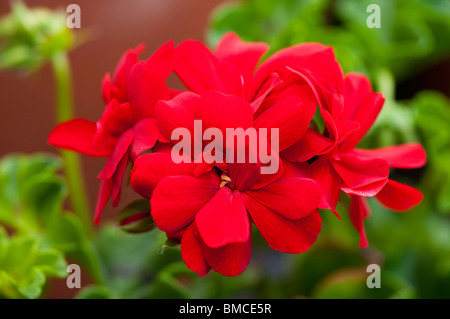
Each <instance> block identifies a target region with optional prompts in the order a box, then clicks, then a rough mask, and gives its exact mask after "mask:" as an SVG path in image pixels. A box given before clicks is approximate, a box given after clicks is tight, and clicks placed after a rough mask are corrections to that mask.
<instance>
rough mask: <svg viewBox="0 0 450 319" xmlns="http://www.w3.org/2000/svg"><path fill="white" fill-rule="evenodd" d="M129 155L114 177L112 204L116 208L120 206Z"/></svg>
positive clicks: (125, 156) (118, 166) (119, 165)
mask: <svg viewBox="0 0 450 319" xmlns="http://www.w3.org/2000/svg"><path fill="white" fill-rule="evenodd" d="M128 158H129V154H128V152H126V153H125V154H124V156H123V157H122V159H121V160H120V162H119V164H118V165H117V169H116V170H115V172H114V174H113V176H112V194H111V195H112V204H113V206H114V207H116V206H117V205H118V204H119V200H120V193H121V189H122V180H123V176H124V174H125V171H126V169H127V164H128Z"/></svg>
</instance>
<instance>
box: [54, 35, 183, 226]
mask: <svg viewBox="0 0 450 319" xmlns="http://www.w3.org/2000/svg"><path fill="white" fill-rule="evenodd" d="M143 49H144V47H143V46H139V47H138V48H136V49H134V50H133V49H132V50H129V51H127V52H126V53H125V54H124V55H123V57H122V58H121V60H120V62H119V64H118V66H117V68H116V71H115V74H114V77H113V80H111V77H110V75H109V74H107V75H106V76H105V78H104V81H103V88H102V95H103V99H104V100H105V102H106V103H107V106H106V109H105V111H104V113H103V115H102V118H101V119H100V120H98V121H97V123H94V122H91V121H89V120H84V119H73V120H70V121H68V122H65V123H62V124H59V125H58V126H57V127H55V128H54V130H53V131H52V132H51V134H50V136H49V139H48V141H49V143H50V144H51V145H54V146H57V147H60V148H64V149H68V150H73V151H77V152H80V153H83V154H86V155H90V156H101V157H107V158H108V159H107V162H106V164H105V167H104V168H103V170H102V171H101V172H100V174H99V176H98V177H99V178H100V179H101V180H102V184H101V186H100V192H99V196H98V200H97V207H96V211H95V222H96V223H99V219H100V214H101V211H102V210H103V208H104V207H105V205H106V203H107V202H108V200H109V198H110V197H111V196H112V198H113V205H114V206H116V205H117V204H118V201H119V199H120V190H121V184H122V179H123V176H124V173H125V170H126V167H127V164H128V162H129V161H130V160H131V161H133V160H134V159H135V158H136V157H137V156H138V155H139V154H141V153H142V152H144V151H146V150H149V149H151V148H152V147H153V146H154V145H155V143H156V141H157V139H158V137H159V131H158V128H157V126H156V124H155V120H154V116H155V104H156V102H157V101H159V100H168V99H169V98H170V97H171V94H170V91H169V89H168V88H167V86H166V83H165V79H166V78H167V77H168V76H169V75H170V74H171V73H172V72H173V69H174V65H175V49H174V48H173V42H172V41H170V42H168V43H166V44H164V45H163V46H161V47H160V48H159V49H158V50H157V51H156V52H155V53H154V54H153V55H152V56H151V57H150V58H149V59H148V60H147V61H145V62H140V61H139V60H138V55H139V54H140V53H141V52H142V51H143Z"/></svg>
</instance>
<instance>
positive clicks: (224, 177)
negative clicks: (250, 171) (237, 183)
mask: <svg viewBox="0 0 450 319" xmlns="http://www.w3.org/2000/svg"><path fill="white" fill-rule="evenodd" d="M220 179H221V180H222V182H221V183H220V188H222V187H224V186H225V185H227V184H228V183H229V182H231V178H230V177H229V176H227V175H225V174H222V175H221V176H220Z"/></svg>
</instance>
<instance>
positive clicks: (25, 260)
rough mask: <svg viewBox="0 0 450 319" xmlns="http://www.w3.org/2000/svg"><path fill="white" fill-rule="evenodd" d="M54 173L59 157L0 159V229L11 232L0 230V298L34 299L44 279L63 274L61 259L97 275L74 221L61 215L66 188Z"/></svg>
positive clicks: (89, 249) (92, 257) (93, 259)
mask: <svg viewBox="0 0 450 319" xmlns="http://www.w3.org/2000/svg"><path fill="white" fill-rule="evenodd" d="M60 169H61V161H60V159H59V158H58V157H55V156H52V155H49V154H36V155H33V156H26V155H10V156H7V157H5V158H3V159H2V160H1V161H0V227H1V225H3V226H5V227H7V229H9V230H10V233H11V234H12V235H10V236H8V235H7V233H6V232H5V231H4V229H3V228H0V229H1V230H2V238H1V243H2V244H1V245H0V274H1V278H2V279H1V280H0V292H1V293H0V294H2V295H4V296H6V297H11V298H14V297H27V298H36V297H39V296H40V294H41V292H42V287H43V286H44V284H45V282H46V278H48V277H55V276H56V277H65V276H66V275H67V273H66V262H65V257H66V256H68V257H70V258H73V259H74V260H77V261H78V262H80V263H82V264H83V265H87V266H88V267H89V268H90V269H91V271H92V272H93V274H92V275H93V276H94V277H95V276H97V277H98V276H99V273H98V271H97V270H96V262H97V261H96V256H95V254H94V251H93V249H92V247H91V244H90V242H89V241H88V239H87V236H86V233H85V231H84V229H83V227H82V225H81V222H80V220H79V218H78V217H77V216H75V215H73V214H71V213H67V212H64V211H63V203H64V200H65V198H66V196H67V187H66V185H65V182H64V180H63V179H62V178H61V177H60V176H59V175H58V172H59V170H60ZM96 271H97V273H96Z"/></svg>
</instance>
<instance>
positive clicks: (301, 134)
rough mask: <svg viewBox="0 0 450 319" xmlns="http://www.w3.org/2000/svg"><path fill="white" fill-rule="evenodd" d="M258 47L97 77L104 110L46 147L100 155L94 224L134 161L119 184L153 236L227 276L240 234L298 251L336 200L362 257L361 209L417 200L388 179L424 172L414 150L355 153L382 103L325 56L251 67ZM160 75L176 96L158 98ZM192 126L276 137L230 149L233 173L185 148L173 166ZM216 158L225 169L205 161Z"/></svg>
mask: <svg viewBox="0 0 450 319" xmlns="http://www.w3.org/2000/svg"><path fill="white" fill-rule="evenodd" d="M267 49H268V47H267V45H266V44H264V43H245V42H243V41H241V40H240V39H239V38H238V37H237V36H236V35H235V34H231V33H230V34H227V35H225V36H224V37H223V38H222V40H221V41H220V43H219V45H218V46H217V48H216V50H215V51H214V52H211V51H210V50H209V49H208V48H207V47H206V46H205V45H203V44H202V43H200V42H197V41H191V40H188V41H185V42H183V43H181V44H179V45H178V46H177V47H175V48H174V46H173V43H172V42H169V43H166V44H165V45H163V46H162V47H161V48H160V49H158V50H157V51H156V52H155V53H154V54H153V55H152V56H151V57H150V58H149V59H148V60H147V61H139V59H138V55H139V54H140V53H141V51H142V50H143V47H138V48H137V49H135V50H129V51H128V52H127V53H126V54H125V55H124V56H123V58H122V59H121V61H120V63H119V65H118V67H117V70H116V72H115V74H114V77H113V79H111V77H110V76H109V75H107V76H106V77H105V79H104V81H103V90H102V93H103V98H104V100H105V102H106V103H107V106H106V109H105V111H104V113H103V116H102V118H101V119H100V120H99V121H97V123H93V122H90V121H86V120H82V119H74V120H71V121H69V122H66V123H62V124H60V125H58V126H57V127H56V128H55V129H54V130H53V132H52V133H51V134H50V137H49V142H50V144H52V145H54V146H57V147H61V148H65V149H70V150H74V151H78V152H81V153H84V154H87V155H91V156H104V157H107V161H106V164H105V167H104V169H103V170H102V172H101V173H100V175H99V178H100V179H102V186H101V189H100V192H99V198H98V202H97V209H96V215H95V221H96V223H98V222H99V217H100V214H101V211H102V209H103V208H104V206H105V204H106V203H107V201H108V199H109V198H110V197H112V201H113V205H114V206H116V205H117V204H118V202H119V198H120V189H121V184H122V181H123V178H124V175H125V173H126V171H127V170H126V168H127V165H128V163H132V165H133V168H132V170H131V173H130V184H131V186H132V187H133V189H134V190H135V191H136V192H137V193H139V194H140V195H141V196H143V197H145V198H148V199H149V200H150V206H151V215H152V217H153V219H154V221H155V223H156V225H157V226H158V227H159V228H160V229H161V230H163V231H165V232H166V234H167V236H168V238H169V239H171V240H172V241H174V242H178V243H181V253H182V257H183V260H184V261H185V263H186V265H187V266H188V267H189V268H190V269H191V270H193V271H195V272H197V273H198V274H199V275H200V276H203V275H205V274H206V273H208V272H209V270H210V269H211V268H212V269H214V270H215V271H217V272H219V273H221V274H224V275H227V276H234V275H239V274H240V273H242V272H243V271H244V270H245V268H246V267H247V265H248V263H249V261H250V255H251V233H252V225H254V226H256V228H257V229H258V231H259V232H260V234H261V235H262V237H263V238H264V239H265V240H266V241H267V243H268V244H269V245H270V247H272V248H273V249H276V250H279V251H283V252H287V253H301V252H304V251H306V250H308V249H309V248H310V247H311V246H312V244H313V243H314V242H315V240H316V239H317V237H318V235H319V232H320V230H321V218H320V214H319V211H318V209H319V208H320V209H329V210H332V211H333V212H334V213H335V214H336V215H337V216H338V217H339V215H338V213H337V211H336V210H335V208H336V205H337V202H338V200H339V197H340V196H341V194H342V193H346V194H348V195H349V196H350V197H351V204H350V207H349V212H350V218H351V221H352V223H353V224H354V226H355V228H356V229H357V230H358V231H359V233H360V237H361V240H360V245H361V246H362V247H365V246H367V239H366V236H365V233H364V226H363V219H364V218H365V217H367V216H368V215H369V209H368V205H367V203H366V199H365V198H366V197H374V196H375V197H376V198H377V199H378V200H379V201H380V202H381V203H382V204H384V205H385V206H387V207H389V208H391V209H393V210H397V211H403V210H407V209H410V208H411V207H413V206H415V205H417V204H418V203H419V202H420V201H421V199H422V194H421V193H420V192H419V191H418V190H416V189H414V188H412V187H410V186H407V185H404V184H401V183H398V182H396V181H393V180H390V179H389V168H390V167H393V168H416V167H420V166H422V165H424V164H425V160H426V155H425V152H424V150H423V148H422V147H421V146H420V145H419V144H415V143H411V144H406V145H400V146H391V147H385V148H381V149H375V150H363V149H357V148H356V146H357V144H358V142H359V141H360V140H361V139H362V138H363V137H364V135H365V134H366V133H367V131H368V130H369V128H370V127H371V125H372V124H373V122H374V121H375V119H376V117H377V116H378V113H379V112H380V110H381V107H382V105H383V102H384V99H383V97H382V96H381V94H379V93H374V92H373V91H372V88H371V86H370V82H369V80H368V79H367V78H366V77H364V76H362V75H359V74H352V73H350V74H347V75H346V76H344V75H343V73H342V70H341V68H340V66H339V64H338V62H337V61H336V59H335V57H334V54H333V50H332V48H330V47H327V46H324V45H321V44H318V43H308V44H300V45H296V46H293V47H290V48H287V49H284V50H281V51H279V52H277V53H275V54H274V55H272V56H271V57H269V58H268V59H267V60H265V61H264V62H263V63H261V64H259V61H260V59H261V57H262V56H263V55H264V53H265V52H266V51H267ZM172 72H175V73H176V75H177V76H178V77H179V79H180V80H181V81H182V82H183V84H184V85H185V86H186V88H187V90H186V91H182V92H180V91H175V90H171V89H169V88H168V87H167V85H166V83H165V80H166V79H167V77H168V76H169V75H170V74H171V73H172ZM313 117H319V118H321V119H322V121H323V123H324V127H323V128H321V129H319V128H318V126H317V125H316V124H315V121H314V120H313ZM196 120H201V121H202V123H203V127H202V132H201V133H206V132H208V129H212V128H214V129H218V130H220V132H223V134H224V135H225V132H226V131H227V129H244V130H246V129H249V128H251V129H254V130H256V131H258V132H270V131H271V129H277V130H278V132H279V136H278V138H279V139H278V145H277V148H274V147H273V146H274V145H272V144H271V143H272V139H271V138H270V134H267V133H266V135H264V134H263V135H261V134H260V135H258V137H257V138H258V143H257V145H258V147H255V146H254V144H251V143H249V142H248V140H247V141H245V142H242V143H237V145H234V144H232V145H233V146H232V147H231V148H233V149H231V154H236V153H238V151H240V150H244V153H245V154H246V160H245V161H244V162H242V161H241V162H240V161H235V160H230V158H229V157H228V152H227V155H225V152H224V154H222V153H218V152H217V150H216V152H214V151H211V150H207V147H206V148H204V149H203V148H202V150H201V156H200V158H195V156H194V154H197V153H196V152H195V150H194V149H190V151H188V152H184V153H183V154H182V156H184V157H185V159H186V160H185V161H182V162H181V163H176V162H174V161H173V158H172V156H171V152H172V151H173V147H174V145H175V144H176V143H177V141H178V139H175V138H174V134H173V132H174V130H176V129H177V128H185V129H187V130H188V131H189V132H191V133H192V134H191V136H192V140H193V142H195V141H194V140H195V139H196V137H195V132H194V131H195V130H194V121H196ZM200 143H201V145H205V143H204V142H203V141H200ZM194 144H195V143H194ZM223 144H224V149H226V150H227V151H229V150H230V149H229V148H230V146H229V144H227V143H225V142H224V143H223ZM262 146H264V148H265V149H266V150H270V151H271V152H270V153H271V156H276V159H277V162H278V163H279V167H278V170H277V171H276V172H275V173H272V174H262V173H261V172H262V168H263V167H264V166H265V165H266V162H265V161H264V160H263V158H261V155H260V154H259V153H260V152H259V151H258V149H259V148H261V147H262ZM275 149H277V150H278V152H276V151H274V150H275ZM218 157H219V158H221V159H223V161H222V160H221V161H217V160H214V159H217V158H218ZM251 157H253V158H256V161H250V160H249V158H251ZM211 158H213V160H212V161H211ZM207 159H209V160H207ZM125 180H128V178H126V179H125Z"/></svg>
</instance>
